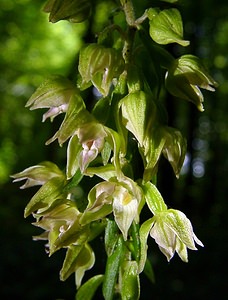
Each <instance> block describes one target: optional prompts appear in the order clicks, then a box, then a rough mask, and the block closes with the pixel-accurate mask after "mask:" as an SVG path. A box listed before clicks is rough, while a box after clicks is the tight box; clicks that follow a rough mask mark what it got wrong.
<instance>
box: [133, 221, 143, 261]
mask: <svg viewBox="0 0 228 300" xmlns="http://www.w3.org/2000/svg"><path fill="white" fill-rule="evenodd" d="M131 237H132V242H133V246H134V252H133V255H134V259H135V260H136V261H137V262H138V261H139V259H140V248H141V245H140V236H139V224H136V223H135V222H134V221H133V222H132V226H131Z"/></svg>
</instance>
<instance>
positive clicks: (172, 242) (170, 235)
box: [150, 216, 176, 261]
mask: <svg viewBox="0 0 228 300" xmlns="http://www.w3.org/2000/svg"><path fill="white" fill-rule="evenodd" d="M160 218H161V219H160ZM150 236H151V237H152V238H154V239H155V242H156V243H157V244H158V246H159V249H160V250H161V252H162V253H163V254H164V255H165V256H166V258H167V260H168V261H170V259H171V258H172V257H173V255H174V253H175V246H176V237H175V234H174V232H173V231H172V230H171V229H170V228H169V227H168V226H167V225H166V224H165V223H163V222H162V217H160V216H159V217H158V218H157V221H155V223H154V225H153V227H152V228H151V231H150Z"/></svg>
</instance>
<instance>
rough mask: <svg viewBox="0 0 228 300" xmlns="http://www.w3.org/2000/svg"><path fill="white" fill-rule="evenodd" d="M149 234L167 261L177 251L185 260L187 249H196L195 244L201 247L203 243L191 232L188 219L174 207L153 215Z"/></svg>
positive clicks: (185, 260)
mask: <svg viewBox="0 0 228 300" xmlns="http://www.w3.org/2000/svg"><path fill="white" fill-rule="evenodd" d="M150 235H151V237H152V238H154V239H155V241H156V243H157V244H158V246H159V249H160V250H161V252H162V253H163V254H164V255H165V256H166V258H167V260H168V261H170V259H171V258H172V257H173V256H174V254H175V252H177V254H178V255H179V257H180V258H181V259H182V260H183V261H184V262H187V261H188V253H187V249H191V250H197V248H196V246H195V244H198V245H199V246H201V247H203V243H202V242H201V241H200V240H199V239H198V238H197V237H196V235H195V234H194V232H193V228H192V224H191V222H190V220H189V219H188V218H187V217H186V215H185V214H184V213H183V212H181V211H179V210H175V209H168V210H166V211H163V212H159V213H157V214H156V215H155V216H154V221H153V223H152V228H151V230H150Z"/></svg>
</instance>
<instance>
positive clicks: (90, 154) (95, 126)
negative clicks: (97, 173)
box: [76, 122, 107, 172]
mask: <svg viewBox="0 0 228 300" xmlns="http://www.w3.org/2000/svg"><path fill="white" fill-rule="evenodd" d="M76 135H77V136H78V138H79V143H80V144H81V145H82V148H83V150H82V151H81V154H80V157H79V166H80V169H81V172H84V171H85V169H86V167H87V166H88V165H89V163H90V162H91V161H93V160H94V159H95V158H96V157H97V156H98V154H99V153H100V152H101V150H102V149H103V147H104V142H105V137H106V136H107V133H106V132H105V129H104V126H103V125H102V124H99V123H95V122H92V123H88V124H85V125H84V126H82V127H80V128H79V129H78V130H77V132H76Z"/></svg>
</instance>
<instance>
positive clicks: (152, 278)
mask: <svg viewBox="0 0 228 300" xmlns="http://www.w3.org/2000/svg"><path fill="white" fill-rule="evenodd" d="M143 272H144V274H145V275H146V277H147V278H148V279H149V280H150V281H151V282H152V283H155V275H154V270H153V268H152V265H151V262H150V261H149V259H148V258H147V260H146V263H145V266H144V270H143Z"/></svg>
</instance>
